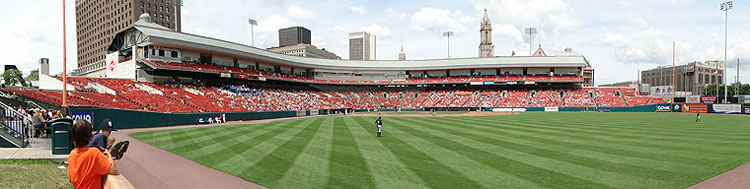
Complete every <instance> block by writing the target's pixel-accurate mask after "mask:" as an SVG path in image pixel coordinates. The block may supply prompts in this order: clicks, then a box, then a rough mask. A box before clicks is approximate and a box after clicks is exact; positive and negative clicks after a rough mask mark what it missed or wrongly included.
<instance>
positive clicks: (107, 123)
mask: <svg viewBox="0 0 750 189" xmlns="http://www.w3.org/2000/svg"><path fill="white" fill-rule="evenodd" d="M112 131H117V130H116V129H115V128H114V125H112V120H109V119H104V121H102V123H101V124H99V132H97V133H96V134H95V135H94V138H93V139H92V140H91V142H89V144H88V146H89V147H99V148H100V149H106V150H109V148H110V147H112V144H114V143H115V138H114V137H111V138H110V137H109V136H110V135H112Z"/></svg>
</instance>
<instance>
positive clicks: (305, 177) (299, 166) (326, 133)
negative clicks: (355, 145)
mask: <svg viewBox="0 0 750 189" xmlns="http://www.w3.org/2000/svg"><path fill="white" fill-rule="evenodd" d="M334 125H336V123H334V118H333V117H326V118H325V119H324V120H323V122H321V123H320V124H318V127H320V128H319V129H318V132H317V133H315V135H314V136H313V137H312V139H310V142H309V143H308V144H307V146H306V147H305V148H304V149H303V150H302V153H301V154H299V156H297V159H296V160H294V164H292V166H291V167H290V168H289V169H288V170H287V171H286V172H285V173H284V176H283V177H281V179H279V180H278V181H277V183H278V185H277V186H276V187H277V188H300V187H299V186H304V188H324V187H326V186H335V185H330V184H329V183H327V182H326V180H327V179H329V178H330V177H332V176H331V174H330V172H331V171H335V170H333V169H329V165H330V164H332V163H333V162H332V161H330V160H329V159H331V158H332V157H334V156H332V152H331V151H332V148H333V145H332V144H331V143H332V141H333V140H334V139H335V138H334V135H333V132H334V128H333V127H334ZM308 127H309V126H308ZM364 171H367V170H364Z"/></svg>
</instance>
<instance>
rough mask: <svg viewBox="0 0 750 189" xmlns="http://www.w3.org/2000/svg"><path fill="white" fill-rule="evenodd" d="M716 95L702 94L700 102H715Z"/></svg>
mask: <svg viewBox="0 0 750 189" xmlns="http://www.w3.org/2000/svg"><path fill="white" fill-rule="evenodd" d="M715 102H716V97H715V96H702V97H701V103H715Z"/></svg>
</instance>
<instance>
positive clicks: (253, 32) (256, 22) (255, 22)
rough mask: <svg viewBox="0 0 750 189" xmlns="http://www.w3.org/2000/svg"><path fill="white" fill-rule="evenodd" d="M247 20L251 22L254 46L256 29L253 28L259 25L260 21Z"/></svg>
mask: <svg viewBox="0 0 750 189" xmlns="http://www.w3.org/2000/svg"><path fill="white" fill-rule="evenodd" d="M247 22H248V23H249V24H250V35H251V37H252V39H253V43H252V46H253V47H254V46H255V29H253V26H257V25H258V21H255V20H253V19H247Z"/></svg>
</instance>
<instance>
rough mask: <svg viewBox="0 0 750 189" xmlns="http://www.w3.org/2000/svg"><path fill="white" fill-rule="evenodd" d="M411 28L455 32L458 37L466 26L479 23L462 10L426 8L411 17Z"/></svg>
mask: <svg viewBox="0 0 750 189" xmlns="http://www.w3.org/2000/svg"><path fill="white" fill-rule="evenodd" d="M411 24H412V25H411V28H412V30H414V31H433V32H437V33H439V32H443V31H448V30H451V31H455V32H456V34H457V35H460V33H462V32H464V31H466V27H465V26H477V27H478V26H479V22H478V21H476V20H475V19H474V18H472V17H471V16H468V15H465V14H464V13H463V12H462V11H461V10H456V11H453V12H451V10H448V9H437V8H432V7H425V8H422V9H420V10H419V11H417V12H415V13H414V14H412V16H411Z"/></svg>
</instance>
